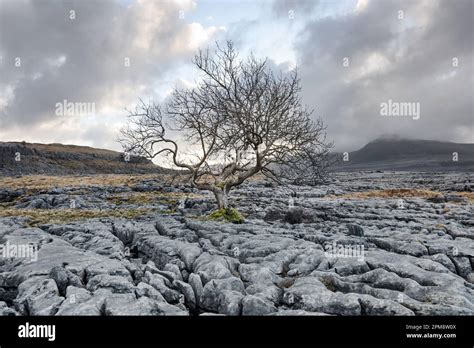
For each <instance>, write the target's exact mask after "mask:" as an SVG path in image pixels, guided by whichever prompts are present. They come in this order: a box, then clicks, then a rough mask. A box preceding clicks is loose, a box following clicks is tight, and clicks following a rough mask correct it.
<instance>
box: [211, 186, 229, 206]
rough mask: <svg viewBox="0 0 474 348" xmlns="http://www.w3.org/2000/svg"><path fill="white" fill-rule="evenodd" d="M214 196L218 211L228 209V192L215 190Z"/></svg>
mask: <svg viewBox="0 0 474 348" xmlns="http://www.w3.org/2000/svg"><path fill="white" fill-rule="evenodd" d="M214 196H216V200H217V208H218V209H227V208H228V207H229V200H228V192H226V190H215V191H214Z"/></svg>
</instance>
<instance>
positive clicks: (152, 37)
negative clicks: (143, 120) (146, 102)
mask: <svg viewBox="0 0 474 348" xmlns="http://www.w3.org/2000/svg"><path fill="white" fill-rule="evenodd" d="M144 4H146V5H143V6H142V5H133V6H132V7H131V8H129V9H127V8H126V7H125V6H124V5H121V4H120V3H119V2H117V1H110V0H87V1H77V2H69V1H68V2H58V1H17V0H6V1H2V5H1V6H0V23H1V24H0V32H1V33H2V34H1V38H0V55H1V56H2V65H1V71H0V73H1V76H2V88H3V89H7V88H8V87H13V88H14V93H13V94H14V99H13V100H12V101H11V102H10V104H9V105H8V106H7V107H6V108H5V109H4V110H3V112H2V111H0V112H1V114H0V124H1V126H2V128H5V127H8V126H10V125H14V124H24V123H30V124H34V123H39V122H43V121H48V120H51V119H54V111H55V108H54V106H55V103H56V102H59V101H62V100H63V99H67V100H69V101H73V102H90V103H96V108H97V109H100V108H101V107H102V106H103V104H102V103H103V101H104V99H105V98H107V97H109V96H110V95H111V94H113V93H114V92H115V93H117V94H118V96H119V97H120V91H121V90H122V89H125V90H127V89H128V90H129V93H128V97H129V98H130V99H129V100H133V99H135V98H136V97H137V96H138V93H140V92H141V93H143V92H144V91H142V90H139V89H138V88H139V86H145V87H146V88H148V90H145V93H152V90H151V89H152V86H153V84H156V83H157V81H159V79H160V77H161V76H163V75H164V73H165V72H166V71H168V70H170V69H171V68H172V67H173V66H175V65H177V64H179V63H180V62H181V63H182V61H183V59H186V60H187V59H189V57H190V54H191V53H192V52H190V51H189V50H187V49H186V45H187V44H188V40H189V34H190V33H189V29H188V28H187V27H186V24H185V22H184V21H181V20H179V18H178V13H179V9H180V7H179V4H178V3H174V2H153V1H149V2H145V3H144ZM144 6H148V8H147V7H144ZM70 10H74V11H75V15H76V18H75V19H74V20H71V19H70V18H69V15H70V12H69V11H70ZM15 57H20V58H21V63H22V66H21V68H15V67H14V65H13V62H14V59H15ZM60 57H65V62H64V65H62V66H59V67H58V66H54V62H55V60H56V62H57V60H58V58H60ZM125 57H129V58H130V62H131V66H130V67H128V68H127V67H124V59H125ZM134 93H135V94H136V95H133V94H134ZM123 102H124V106H125V105H127V102H128V100H124V101H123Z"/></svg>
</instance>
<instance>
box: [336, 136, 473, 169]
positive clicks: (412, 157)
mask: <svg viewBox="0 0 474 348" xmlns="http://www.w3.org/2000/svg"><path fill="white" fill-rule="evenodd" d="M453 153H457V159H458V160H457V161H453V157H454V156H455V155H453ZM333 156H334V157H335V159H337V163H336V164H335V165H333V167H332V169H333V170H334V171H365V170H394V171H465V172H468V171H474V144H458V143H452V142H443V141H435V140H413V139H401V138H396V137H391V138H387V137H384V138H379V139H377V140H374V141H372V142H370V143H368V144H367V145H365V146H364V147H362V148H361V149H360V150H357V151H353V152H350V153H349V158H348V159H349V160H348V161H343V158H344V154H343V153H335V154H333Z"/></svg>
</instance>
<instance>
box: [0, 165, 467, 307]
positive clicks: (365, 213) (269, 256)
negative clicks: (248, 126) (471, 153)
mask: <svg viewBox="0 0 474 348" xmlns="http://www.w3.org/2000/svg"><path fill="white" fill-rule="evenodd" d="M137 187H139V188H140V189H139V190H138V189H136V187H135V189H123V188H120V187H113V186H103V187H97V186H96V187H89V188H87V187H85V188H84V187H81V190H80V191H77V192H76V191H75V188H73V187H66V188H52V189H50V190H43V191H41V192H37V193H31V192H26V191H21V190H20V191H19V190H9V189H3V191H2V189H0V191H2V192H0V193H1V194H0V197H7V198H5V199H4V202H8V205H9V207H10V211H14V212H15V211H18V212H20V211H30V212H32V211H33V212H34V211H36V210H38V209H48V210H52V211H58V212H60V211H61V209H69V208H70V200H71V197H72V196H71V193H70V192H71V191H72V192H75V193H74V196H73V199H74V200H75V202H76V203H77V202H79V203H80V204H77V206H76V208H75V209H97V210H99V209H115V208H117V207H118V205H117V204H119V205H120V207H121V208H126V209H129V208H130V209H131V208H143V207H146V208H148V210H147V211H146V213H144V214H143V215H140V216H136V217H117V216H101V217H96V218H87V219H82V220H77V221H69V220H68V221H64V222H54V223H40V224H32V223H31V220H30V219H29V218H28V217H25V216H24V215H21V214H18V215H17V216H16V215H15V214H11V216H4V217H2V218H0V244H2V245H4V246H5V245H10V246H25V245H32V246H34V247H35V252H36V254H35V257H20V255H16V256H15V255H13V256H12V255H9V256H10V257H3V256H2V255H0V314H1V315H209V314H225V315H355V316H358V315H474V271H473V264H474V219H473V205H472V197H473V196H472V193H471V190H472V188H473V187H472V175H470V174H462V173H461V174H460V173H452V174H429V173H390V172H383V173H348V174H345V173H339V174H337V175H335V176H334V177H333V178H332V180H331V181H330V182H328V183H326V184H324V185H321V186H318V187H296V186H295V187H290V188H285V187H278V186H272V185H268V184H264V183H263V182H251V183H248V184H245V185H244V186H242V187H240V188H238V189H236V190H235V191H233V192H232V193H231V201H232V204H233V205H234V206H235V208H237V210H239V211H240V212H241V213H242V214H244V215H245V218H246V220H245V222H244V223H242V224H231V223H227V222H223V221H212V220H209V219H207V218H206V216H207V215H208V214H209V213H210V212H212V209H214V205H213V197H211V196H210V195H206V194H205V193H204V194H202V193H198V192H195V191H193V189H191V188H188V187H186V186H182V185H176V186H173V187H164V185H162V184H161V183H160V182H158V181H156V182H154V181H153V180H151V181H150V180H149V179H148V181H146V182H143V183H142V184H141V185H137ZM164 189H166V191H167V192H168V193H170V194H173V195H176V196H177V197H180V198H181V200H180V201H178V200H174V201H169V202H167V203H166V202H165V203H164V202H163V201H154V200H151V201H147V202H146V203H142V202H137V201H136V200H133V199H128V200H124V201H123V202H117V199H116V196H114V197H115V198H114V200H111V199H110V196H111V195H117V194H120V195H122V196H120V197H124V196H123V195H125V196H126V195H132V194H134V193H137V192H139V193H140V194H142V193H143V192H145V193H147V192H156V191H157V190H160V192H161V191H162V190H164ZM427 192H428V193H427ZM429 192H431V193H432V192H435V193H436V194H434V195H433V194H431V193H429ZM165 208H166V210H165ZM0 209H3V208H0Z"/></svg>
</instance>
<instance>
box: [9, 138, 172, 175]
mask: <svg viewBox="0 0 474 348" xmlns="http://www.w3.org/2000/svg"><path fill="white" fill-rule="evenodd" d="M163 171H166V169H164V168H161V167H159V166H157V165H155V164H153V163H152V162H151V161H149V160H147V159H145V158H142V157H135V156H131V157H130V160H129V161H128V162H126V161H125V160H124V155H123V153H120V152H116V151H110V150H102V149H95V148H92V147H87V146H76V145H62V144H31V143H25V142H0V175H26V174H44V175H67V174H145V173H160V172H163Z"/></svg>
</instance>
